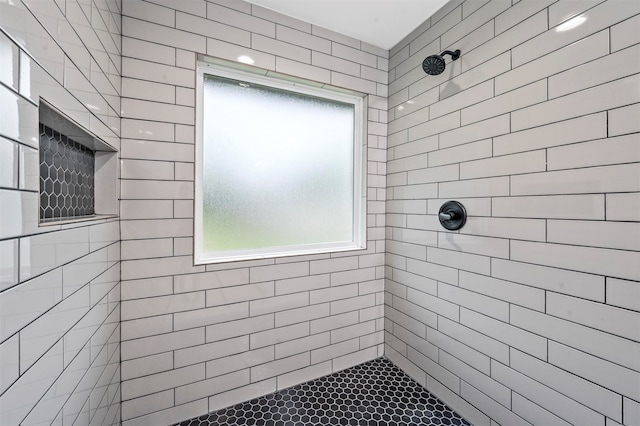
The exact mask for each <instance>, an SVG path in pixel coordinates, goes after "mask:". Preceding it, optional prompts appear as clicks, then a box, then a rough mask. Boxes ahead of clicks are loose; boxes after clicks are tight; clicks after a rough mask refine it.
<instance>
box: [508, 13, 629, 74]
mask: <svg viewBox="0 0 640 426" xmlns="http://www.w3.org/2000/svg"><path fill="white" fill-rule="evenodd" d="M623 4H624V6H622V5H623ZM639 12H640V5H637V4H635V3H633V2H625V3H621V4H617V3H615V2H614V3H608V2H604V3H601V4H600V5H598V6H596V7H594V8H593V9H590V10H588V11H586V12H585V13H583V14H582V16H583V17H584V18H586V21H585V22H584V24H582V25H580V26H578V27H576V28H574V29H572V30H571V31H557V29H556V28H552V29H550V30H548V31H546V32H545V33H543V34H541V35H539V36H538V37H535V38H533V39H531V40H529V41H526V42H524V43H522V44H520V45H519V46H516V47H515V48H514V49H513V53H512V56H513V63H514V66H519V65H521V64H524V63H526V62H529V61H531V60H533V59H535V58H539V57H541V56H543V55H546V54H548V53H549V52H552V51H554V50H556V49H558V48H561V47H563V46H566V45H568V44H571V43H573V42H575V41H577V40H580V39H581V38H583V37H585V36H588V35H590V34H593V33H596V32H598V31H600V30H602V29H605V28H608V27H609V26H611V25H613V24H615V23H617V22H619V21H621V20H622V19H625V18H626V17H628V16H631V15H634V14H637V13H639Z"/></svg>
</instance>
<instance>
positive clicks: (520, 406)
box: [511, 392, 570, 426]
mask: <svg viewBox="0 0 640 426" xmlns="http://www.w3.org/2000/svg"><path fill="white" fill-rule="evenodd" d="M511 410H512V411H513V412H514V413H515V414H517V415H518V416H520V417H522V418H523V419H525V420H526V421H528V422H530V423H531V424H544V425H557V426H569V425H570V423H567V422H566V421H564V420H562V419H561V418H560V417H558V416H556V415H555V414H552V413H551V412H549V411H547V410H545V409H544V408H542V407H541V406H539V405H537V404H535V403H533V402H531V401H530V400H528V399H527V398H525V397H523V396H520V394H518V393H516V392H513V395H512V399H511Z"/></svg>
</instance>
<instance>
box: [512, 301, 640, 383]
mask: <svg viewBox="0 0 640 426" xmlns="http://www.w3.org/2000/svg"><path fill="white" fill-rule="evenodd" d="M511 323H512V324H514V325H515V326H517V327H520V328H524V329H526V330H529V331H531V332H533V333H536V334H539V335H541V336H544V337H547V338H549V339H550V340H552V341H556V342H563V344H565V345H569V346H571V347H573V348H576V349H578V350H580V351H583V352H586V353H590V354H592V355H595V356H596V357H599V358H602V359H606V360H608V361H610V362H613V363H615V364H616V365H621V366H625V367H628V368H630V369H633V370H636V371H638V369H639V368H640V357H639V355H640V348H638V345H637V344H636V343H634V342H632V341H630V340H628V339H625V338H621V337H617V336H614V335H612V334H609V333H606V332H602V331H599V330H596V329H593V328H591V327H585V326H583V325H580V324H577V323H575V322H569V321H565V320H563V319H560V318H556V317H552V316H550V315H545V314H543V313H540V312H536V311H532V310H529V309H525V308H521V307H518V306H512V307H511ZM578 375H579V376H581V377H586V376H584V375H581V374H578ZM597 383H598V384H600V385H603V383H602V382H597Z"/></svg>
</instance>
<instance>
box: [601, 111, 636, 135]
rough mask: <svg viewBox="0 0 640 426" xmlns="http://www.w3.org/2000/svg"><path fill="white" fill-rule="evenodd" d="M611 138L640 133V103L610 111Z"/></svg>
mask: <svg viewBox="0 0 640 426" xmlns="http://www.w3.org/2000/svg"><path fill="white" fill-rule="evenodd" d="M608 114H609V115H608V118H609V136H610V137H611V136H617V135H623V134H626V133H633V132H640V124H639V123H638V120H636V117H638V115H640V103H639V104H634V105H629V106H625V107H622V108H617V109H613V110H610V111H609V112H608Z"/></svg>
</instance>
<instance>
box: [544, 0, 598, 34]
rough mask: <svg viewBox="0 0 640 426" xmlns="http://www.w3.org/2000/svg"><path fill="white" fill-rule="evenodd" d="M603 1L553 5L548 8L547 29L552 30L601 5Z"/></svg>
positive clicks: (595, 0)
mask: <svg viewBox="0 0 640 426" xmlns="http://www.w3.org/2000/svg"><path fill="white" fill-rule="evenodd" d="M602 2H603V0H586V1H579V2H562V3H555V4H553V5H552V6H551V7H550V8H549V28H553V27H555V26H557V25H559V24H561V23H563V22H565V21H567V20H569V19H571V18H573V17H575V16H577V15H580V14H581V13H582V12H584V11H586V10H589V9H591V8H592V7H594V6H597V5H598V4H600V3H602Z"/></svg>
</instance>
